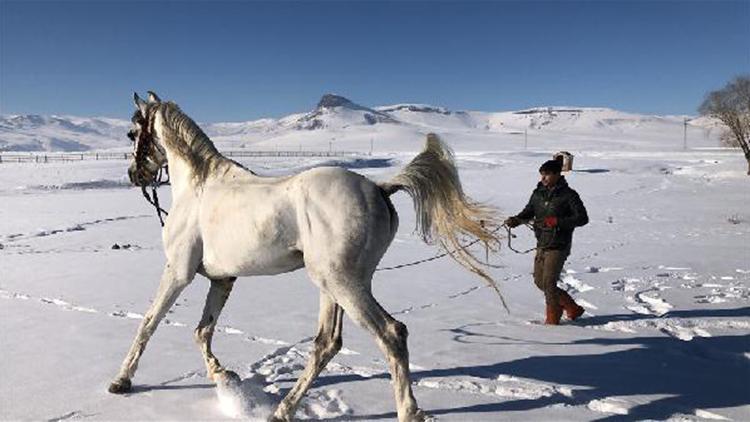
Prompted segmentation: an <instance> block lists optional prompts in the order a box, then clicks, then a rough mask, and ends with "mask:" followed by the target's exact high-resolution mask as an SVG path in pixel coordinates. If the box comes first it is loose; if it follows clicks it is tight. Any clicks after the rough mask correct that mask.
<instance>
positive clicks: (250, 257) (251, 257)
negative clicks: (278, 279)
mask: <svg viewBox="0 0 750 422" xmlns="http://www.w3.org/2000/svg"><path fill="white" fill-rule="evenodd" d="M204 246H208V245H204ZM222 249H223V248H206V249H204V251H203V268H204V269H205V270H206V274H207V275H209V276H210V277H240V276H251V275H274V274H281V273H285V272H289V271H294V270H296V269H298V268H302V267H303V266H304V262H303V259H302V252H300V251H298V250H293V249H286V248H273V247H269V248H265V249H254V248H249V249H246V250H242V249H235V248H225V249H223V250H222Z"/></svg>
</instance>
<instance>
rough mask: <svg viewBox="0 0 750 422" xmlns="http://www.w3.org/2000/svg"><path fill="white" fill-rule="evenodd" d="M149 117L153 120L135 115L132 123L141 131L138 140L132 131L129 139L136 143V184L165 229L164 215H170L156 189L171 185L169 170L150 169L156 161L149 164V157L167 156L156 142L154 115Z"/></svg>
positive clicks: (151, 114)
mask: <svg viewBox="0 0 750 422" xmlns="http://www.w3.org/2000/svg"><path fill="white" fill-rule="evenodd" d="M148 115H150V116H151V119H147V118H146V117H144V113H142V112H141V111H140V110H139V111H136V112H135V114H133V119H132V121H133V123H134V124H136V125H138V127H139V128H140V131H139V132H138V136H137V138H136V134H135V132H134V131H133V130H130V131H129V132H128V138H130V140H131V141H133V142H135V151H134V152H133V158H134V161H135V178H136V180H135V182H137V184H138V185H140V187H141V192H142V193H143V197H144V198H146V201H148V203H149V204H151V205H153V206H154V208H156V215H157V216H158V217H159V223H161V226H162V227H164V219H163V218H162V214H164V215H169V213H168V212H167V211H166V210H164V209H163V208H162V207H161V206H160V205H159V196H158V195H157V193H156V189H157V188H158V187H159V186H161V185H164V184H168V183H169V168H168V166H167V165H163V166H159V167H158V170H155V171H152V170H150V169H149V167H151V166H153V165H154V164H156V163H155V162H154V161H151V162H149V157H150V155H151V154H152V153H153V152H157V153H159V154H161V155H162V156H165V155H166V153H165V151H164V150H163V148H162V147H161V145H159V144H157V143H156V142H154V137H153V131H154V119H153V115H154V113H148V114H147V116H148ZM154 172H156V174H154V177H151V178H150V179H151V182H150V183H148V184H147V183H140V180H142V178H149V176H150V175H151V174H153V173H154ZM164 175H166V180H164V179H163V176H164ZM147 186H149V187H151V195H149V193H148V191H147V190H146V188H147ZM152 197H153V198H152Z"/></svg>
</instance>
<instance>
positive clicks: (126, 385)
mask: <svg viewBox="0 0 750 422" xmlns="http://www.w3.org/2000/svg"><path fill="white" fill-rule="evenodd" d="M132 386H133V385H132V384H131V383H130V380H129V379H127V378H118V379H116V380H114V381H113V382H112V384H110V385H109V392H110V393H112V394H125V393H127V392H129V391H130V389H131V388H132Z"/></svg>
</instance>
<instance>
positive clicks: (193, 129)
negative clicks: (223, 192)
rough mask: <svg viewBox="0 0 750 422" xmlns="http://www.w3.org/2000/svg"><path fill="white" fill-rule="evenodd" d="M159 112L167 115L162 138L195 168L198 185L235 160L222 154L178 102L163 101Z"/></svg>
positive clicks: (164, 115) (158, 109)
mask: <svg viewBox="0 0 750 422" xmlns="http://www.w3.org/2000/svg"><path fill="white" fill-rule="evenodd" d="M158 111H162V116H163V118H164V127H163V131H164V139H163V141H164V142H165V143H166V144H167V145H168V146H169V147H170V148H171V149H172V150H173V151H175V152H176V153H177V154H178V155H179V156H180V158H182V159H184V160H185V161H186V162H187V163H188V164H189V165H190V166H191V167H192V169H193V173H194V177H195V182H196V183H197V184H199V185H200V184H202V183H203V182H204V181H205V180H206V178H207V177H208V175H209V174H210V173H211V172H213V171H216V170H217V169H219V168H220V167H222V166H223V165H227V164H231V163H233V162H232V161H230V160H228V159H226V158H225V157H224V156H223V155H221V153H219V151H218V150H217V149H216V146H215V145H214V143H213V142H212V141H211V139H209V137H208V136H207V135H206V134H205V133H204V132H203V130H201V128H200V127H199V126H198V125H197V124H196V123H195V122H194V121H193V119H191V118H190V117H188V116H187V115H186V114H185V113H183V112H182V110H180V107H179V106H178V105H177V104H175V103H173V102H164V103H161V104H159V106H158V108H157V110H156V112H158Z"/></svg>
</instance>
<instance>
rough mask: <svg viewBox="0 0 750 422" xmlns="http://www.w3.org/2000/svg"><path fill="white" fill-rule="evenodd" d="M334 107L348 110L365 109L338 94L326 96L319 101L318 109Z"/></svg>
mask: <svg viewBox="0 0 750 422" xmlns="http://www.w3.org/2000/svg"><path fill="white" fill-rule="evenodd" d="M334 107H346V108H353V109H360V108H363V107H362V106H360V105H357V104H354V103H353V102H352V101H351V100H349V99H348V98H345V97H342V96H341V95H336V94H325V95H323V97H321V98H320V101H318V107H317V108H319V109H320V108H334Z"/></svg>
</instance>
